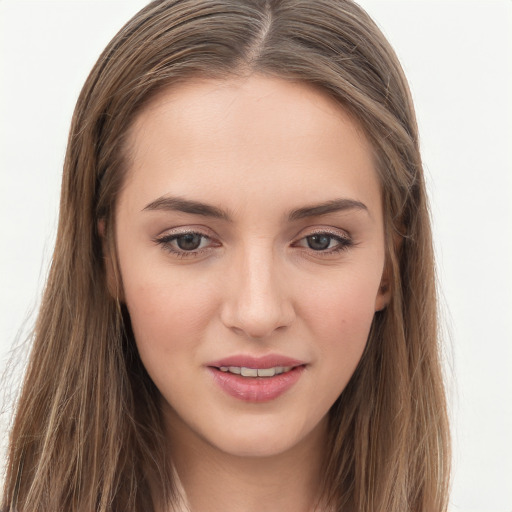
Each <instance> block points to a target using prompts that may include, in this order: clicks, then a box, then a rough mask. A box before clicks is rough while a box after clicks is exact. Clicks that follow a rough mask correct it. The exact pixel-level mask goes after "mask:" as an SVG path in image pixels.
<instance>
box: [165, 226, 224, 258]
mask: <svg viewBox="0 0 512 512" xmlns="http://www.w3.org/2000/svg"><path fill="white" fill-rule="evenodd" d="M155 242H156V243H157V244H159V245H161V246H162V247H163V248H164V249H166V250H167V251H169V252H170V253H173V254H174V255H176V256H178V257H189V256H197V255H199V254H201V253H202V252H204V251H206V250H208V249H209V248H210V247H212V246H213V245H214V243H213V241H212V239H211V238H210V237H209V236H207V235H204V234H203V233H198V232H193V231H190V232H186V233H175V234H168V235H164V236H161V237H159V238H156V239H155Z"/></svg>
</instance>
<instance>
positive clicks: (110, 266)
mask: <svg viewBox="0 0 512 512" xmlns="http://www.w3.org/2000/svg"><path fill="white" fill-rule="evenodd" d="M98 234H99V235H100V239H101V250H102V254H103V261H104V264H105V278H106V285H107V290H108V292H109V294H110V296H111V297H112V298H114V299H116V300H117V301H120V302H123V301H124V293H123V287H122V285H121V279H120V278H119V272H118V268H117V262H116V258H115V250H114V247H113V245H114V243H113V241H111V240H110V238H111V237H109V236H108V235H107V233H106V225H105V220H104V219H100V220H99V221H98Z"/></svg>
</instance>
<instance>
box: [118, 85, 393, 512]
mask: <svg viewBox="0 0 512 512" xmlns="http://www.w3.org/2000/svg"><path fill="white" fill-rule="evenodd" d="M129 148H130V166H129V169H128V173H127V177H126V182H125V184H124V187H123V189H122V192H121V193H120V197H119V199H118V204H117V211H116V223H117V224H116V243H117V250H118V254H117V258H118V262H119V266H120V271H121V279H122V289H123V294H124V296H123V299H124V301H125V302H126V305H127V307H128V310H129V313H130V317H131V321H132V325H133V330H134V334H135V338H136V343H137V346H138V349H139V353H140V356H141V358H142V361H143V363H144V365H145V367H146V369H147V371H148V373H149V375H150V376H151V378H152V379H153V381H154V382H155V384H156V386H157V387H158V389H159V390H160V392H161V406H162V410H163V413H164V417H165V420H166V425H167V430H168V433H169V439H170V446H171V451H172V458H173V462H174V464H175V467H176V470H177V472H178V475H179V477H180V480H181V483H182V485H183V488H184V491H185V492H186V495H187V499H188V502H189V506H190V509H191V510H194V511H203V510H208V511H210V512H211V511H216V510H219V511H223V512H226V511H230V510H233V511H235V510H236V511H237V512H241V511H242V512H249V511H253V510H254V511H256V510H258V511H259V510H261V508H262V504H264V509H265V510H266V511H274V510H275V511H282V510H294V511H299V512H300V511H307V510H312V509H313V508H314V504H315V503H316V501H317V500H318V494H319V489H320V482H319V474H320V466H321V463H322V459H323V455H324V447H325V439H326V434H327V431H326V423H327V414H328V411H329V408H330V407H331V406H332V404H333V403H334V401H335V400H336V398H337V397H338V396H339V395H340V393H341V392H342V391H343V389H344V388H345V386H346V384H347V382H348V381H349V379H350V377H351V376H352V374H353V372H354V370H355V368H356V366H357V364H358V362H359V359H360V357H361V355H362V353H363V350H364V347H365V344H366V341H367V337H368V332H369V329H370V325H371V322H372V318H373V316H374V313H375V311H376V310H380V309H382V308H384V307H385V305H386V303H387V302H388V300H389V297H388V294H387V292H386V291H385V290H386V286H385V285H386V281H387V279H386V276H385V272H384V268H385V250H384V229H383V216H382V204H381V194H380V187H379V183H378V179H377V176H376V172H375V169H374V161H373V157H372V151H371V147H370V145H369V143H368V141H367V140H366V138H365V137H364V134H363V133H362V131H361V130H360V129H359V127H358V125H357V124H356V123H355V122H354V121H353V120H352V119H351V118H350V117H349V116H348V114H347V113H346V112H344V111H343V109H341V107H339V106H338V105H337V104H335V103H334V102H333V100H331V99H329V98H328V97H327V96H325V95H324V94H323V93H321V92H319V91H317V90H315V89H313V88H312V87H311V86H308V85H305V84H301V83H292V82H286V81H284V80H280V79H277V78H269V77H264V76H261V75H251V76H249V77H246V78H243V79H242V78H233V79H228V80H197V81H193V82H189V83H187V84H185V85H180V86H179V87H176V88H171V89H169V90H167V91H165V92H164V93H162V94H160V95H159V96H158V97H157V98H156V99H155V100H153V102H152V103H151V104H150V105H149V106H148V107H146V108H145V110H143V111H142V112H141V114H139V116H138V118H137V119H136V121H135V123H134V125H133V126H132V127H131V129H130V132H129ZM169 197H173V198H183V199H187V200H190V201H198V202H201V203H206V204H208V205H211V206H213V207H215V208H217V209H221V210H222V211H223V215H224V217H226V218H219V217H213V216H211V215H204V214H200V213H190V212H183V211H176V210H175V209H173V208H170V207H169V206H172V205H169V201H167V203H166V202H165V198H169ZM340 198H341V199H349V200H351V201H354V202H357V203H358V206H356V207H349V208H344V209H341V210H337V211H332V212H329V213H323V214H322V213H321V212H318V211H317V212H316V214H314V215H307V216H303V217H301V218H298V217H300V216H298V215H295V217H293V218H290V212H292V211H296V210H298V209H303V208H305V207H310V206H314V205H318V204H324V203H326V202H329V201H333V200H338V199H340ZM359 203H361V204H362V205H363V206H361V205H360V204H359ZM354 204H355V203H354ZM148 205H152V206H148ZM173 205H174V206H176V203H173ZM345 206H346V205H345ZM203 213H204V212H203ZM309 213H310V214H312V213H315V212H309ZM227 217H229V218H227ZM191 232H194V233H200V235H202V236H199V237H198V238H196V239H195V240H196V241H197V240H199V241H200V246H199V248H198V249H197V250H189V251H188V253H187V251H186V250H183V247H181V248H180V247H179V243H178V242H180V243H181V244H182V246H183V242H184V241H186V239H185V238H184V237H183V236H182V237H181V238H178V239H176V238H175V239H173V240H170V239H171V237H172V236H173V235H174V236H177V235H180V234H181V235H183V233H191ZM319 233H320V234H321V233H324V236H325V237H327V238H323V239H321V241H323V242H327V248H325V247H324V246H325V244H324V245H322V246H321V249H320V250H318V245H316V246H314V247H315V248H316V250H315V249H313V248H311V246H310V244H311V242H315V240H316V241H317V242H318V239H313V238H311V237H312V236H313V235H315V234H317V235H318V234H319ZM308 237H309V238H308ZM347 240H348V241H349V242H347ZM186 247H190V246H186ZM339 248H341V250H339V251H336V249H339ZM176 251H178V252H176ZM185 253H187V254H185ZM269 353H273V354H280V355H285V356H288V357H292V358H295V359H298V360H300V361H303V362H304V363H305V369H304V371H303V372H302V374H301V376H300V378H299V380H298V381H297V382H296V383H295V385H294V386H293V387H292V388H291V389H289V390H288V391H286V392H285V393H284V394H282V395H281V396H279V397H278V398H276V399H273V400H270V401H267V402H263V403H253V402H247V401H243V400H240V399H237V398H234V397H232V396H230V395H228V394H227V393H226V392H225V391H224V390H223V389H221V388H220V387H219V386H218V385H217V384H216V383H215V382H214V381H213V379H212V377H211V372H210V371H209V370H208V369H207V363H208V362H211V361H214V360H218V359H220V358H224V357H227V356H232V355H235V354H236V355H239V354H249V355H252V356H263V355H266V354H269Z"/></svg>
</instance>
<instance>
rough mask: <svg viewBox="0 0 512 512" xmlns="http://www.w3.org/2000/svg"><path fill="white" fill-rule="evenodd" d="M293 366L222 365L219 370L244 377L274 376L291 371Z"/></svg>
mask: <svg viewBox="0 0 512 512" xmlns="http://www.w3.org/2000/svg"><path fill="white" fill-rule="evenodd" d="M292 369H293V366H274V367H272V368H247V367H245V366H221V367H219V370H220V371H221V372H225V373H233V374H234V375H241V376H242V377H274V376H275V375H281V374H282V373H286V372H289V371H290V370H292Z"/></svg>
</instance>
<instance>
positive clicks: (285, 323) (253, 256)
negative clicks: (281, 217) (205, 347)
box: [221, 247, 295, 339]
mask: <svg viewBox="0 0 512 512" xmlns="http://www.w3.org/2000/svg"><path fill="white" fill-rule="evenodd" d="M276 259H277V258H276V257H275V255H274V254H273V251H272V250H271V248H265V247H253V248H251V249H248V250H246V251H244V253H243V254H242V255H241V256H240V257H239V258H238V261H237V262H236V263H235V264H234V265H232V266H231V268H230V270H229V272H228V274H227V275H226V285H227V286H226V289H227V294H226V296H225V300H224V303H223V305H222V311H221V320H222V322H223V324H224V325H225V326H226V327H228V328H229V329H230V330H232V331H234V332H236V333H237V334H239V335H242V336H244V337H247V338H251V339H264V338H267V337H269V336H271V335H272V334H273V333H274V332H275V331H278V330H284V329H285V328H286V327H289V326H290V325H291V323H292V322H293V320H294V318H295V311H294V307H293V303H292V301H291V298H290V287H289V286H287V283H286V278H285V276H284V275H283V272H282V265H280V264H279V262H277V261H276ZM280 269H281V271H280ZM288 284H289V283H288Z"/></svg>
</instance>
